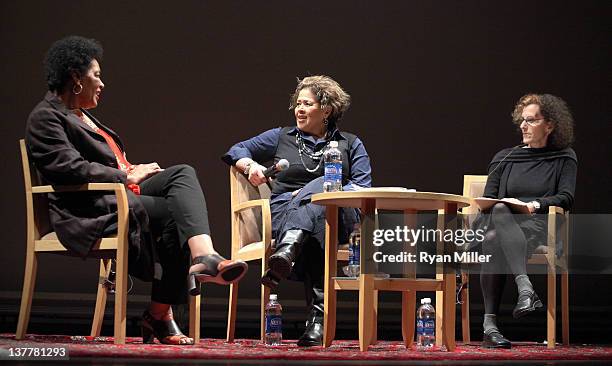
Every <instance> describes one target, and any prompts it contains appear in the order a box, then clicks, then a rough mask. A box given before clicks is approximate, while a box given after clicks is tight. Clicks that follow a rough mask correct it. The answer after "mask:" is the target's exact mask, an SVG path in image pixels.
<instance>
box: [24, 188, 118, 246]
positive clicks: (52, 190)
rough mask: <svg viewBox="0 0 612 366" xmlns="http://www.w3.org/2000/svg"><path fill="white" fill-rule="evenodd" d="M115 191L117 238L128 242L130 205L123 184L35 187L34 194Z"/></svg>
mask: <svg viewBox="0 0 612 366" xmlns="http://www.w3.org/2000/svg"><path fill="white" fill-rule="evenodd" d="M88 191H114V192H115V196H117V237H119V238H123V239H125V240H123V241H122V242H123V243H125V242H126V240H127V233H128V225H129V216H128V213H129V205H128V199H127V193H126V191H125V185H124V184H123V183H87V184H81V185H75V186H51V185H47V186H34V187H32V193H53V192H88ZM124 245H125V244H124Z"/></svg>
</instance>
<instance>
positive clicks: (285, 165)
mask: <svg viewBox="0 0 612 366" xmlns="http://www.w3.org/2000/svg"><path fill="white" fill-rule="evenodd" d="M287 168H289V161H288V160H287V159H280V160H279V161H278V163H276V169H277V170H278V171H281V170H285V169H287Z"/></svg>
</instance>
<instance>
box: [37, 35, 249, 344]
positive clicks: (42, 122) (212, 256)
mask: <svg viewBox="0 0 612 366" xmlns="http://www.w3.org/2000/svg"><path fill="white" fill-rule="evenodd" d="M101 59H102V46H101V45H100V44H99V43H98V42H97V41H95V40H93V39H87V38H83V37H78V36H69V37H66V38H63V39H61V40H59V41H57V42H55V43H54V44H53V45H52V46H51V48H50V49H49V51H48V52H47V56H46V59H45V71H46V77H47V84H48V88H49V91H48V92H47V94H46V95H45V97H44V99H43V100H42V101H41V102H40V103H38V105H37V106H36V107H34V109H33V110H32V112H31V113H30V116H29V118H28V122H27V127H26V143H27V149H28V154H29V156H30V158H31V160H32V161H33V162H34V165H35V166H36V168H37V170H38V171H39V172H40V173H41V174H42V178H43V179H44V180H45V181H47V182H48V183H49V184H58V185H78V184H84V183H96V182H120V183H123V184H125V185H126V187H127V188H128V189H127V193H128V203H129V216H130V222H129V234H128V238H129V250H128V253H129V255H128V257H129V258H128V271H129V272H130V273H131V274H133V275H135V276H136V277H138V278H140V279H142V280H145V281H152V282H153V287H152V293H151V304H150V306H149V308H148V310H146V311H145V312H144V314H143V318H142V334H143V341H144V342H146V343H152V342H153V340H154V337H155V338H157V339H158V340H159V341H160V342H162V343H167V344H180V345H184V344H193V343H194V342H193V339H192V338H189V337H187V336H185V335H184V334H183V333H182V332H181V331H180V329H179V328H178V326H177V324H176V323H175V321H174V320H173V317H172V308H171V304H184V303H186V302H187V292H188V291H189V292H190V293H191V294H192V295H197V294H199V292H200V283H201V282H214V283H218V284H229V283H233V282H236V281H238V280H240V278H242V276H243V275H244V274H245V272H246V270H247V265H246V263H245V262H243V261H230V260H226V259H225V258H223V257H221V256H220V255H219V254H218V253H217V252H216V250H215V249H214V247H213V243H212V239H211V237H210V228H209V224H208V213H207V210H206V202H205V200H204V194H203V193H202V189H201V187H200V183H199V182H198V178H197V176H196V173H195V170H194V169H193V168H192V167H190V166H188V165H175V166H171V167H167V168H165V169H162V168H161V167H160V166H159V164H157V163H148V164H132V163H130V162H129V161H128V160H127V155H126V153H125V148H124V145H123V142H122V141H121V140H120V139H119V136H118V135H117V134H116V133H115V132H114V131H113V130H111V129H110V128H108V127H107V126H105V125H104V124H102V123H101V122H100V121H98V119H96V118H95V117H94V116H93V115H92V114H91V113H90V112H89V111H90V110H91V109H93V108H95V107H96V106H97V105H98V102H99V100H100V96H101V94H102V91H103V90H104V83H103V82H102V79H101V69H100V61H101ZM49 198H50V210H49V211H50V212H49V216H50V219H51V224H52V228H53V230H54V231H55V232H56V233H57V236H58V238H59V239H60V241H61V242H62V244H63V245H65V246H66V247H67V249H68V250H69V251H71V252H73V253H75V254H77V255H79V256H82V257H87V255H88V254H89V252H90V250H91V248H92V246H93V245H94V244H95V243H96V242H97V241H98V240H99V239H100V238H101V237H103V236H106V235H109V234H112V233H113V232H116V230H117V204H116V199H115V196H114V195H109V194H101V193H94V192H83V193H54V194H50V195H49ZM42 234H44V233H42ZM190 257H191V266H190ZM186 280H187V281H186Z"/></svg>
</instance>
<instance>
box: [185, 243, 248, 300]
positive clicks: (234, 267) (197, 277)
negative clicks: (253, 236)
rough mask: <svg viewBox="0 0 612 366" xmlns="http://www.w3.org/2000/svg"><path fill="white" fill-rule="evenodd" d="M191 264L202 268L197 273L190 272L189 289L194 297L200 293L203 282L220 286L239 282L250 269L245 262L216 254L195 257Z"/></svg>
mask: <svg viewBox="0 0 612 366" xmlns="http://www.w3.org/2000/svg"><path fill="white" fill-rule="evenodd" d="M191 263H192V264H193V265H196V264H200V265H201V266H200V267H201V268H199V269H198V270H197V271H193V272H189V276H188V278H187V287H188V288H189V293H190V294H192V295H194V294H195V295H198V294H199V293H200V287H199V284H200V283H202V282H212V283H216V284H219V285H229V284H230V283H235V282H238V281H240V279H241V278H242V277H243V276H244V275H245V274H246V271H247V269H248V268H249V266H248V265H247V264H246V262H244V261H241V260H236V261H235V260H229V259H225V258H223V257H222V256H220V255H219V254H216V253H215V254H209V255H203V256H199V257H195V258H193V260H192V262H191ZM195 295H194V296H195Z"/></svg>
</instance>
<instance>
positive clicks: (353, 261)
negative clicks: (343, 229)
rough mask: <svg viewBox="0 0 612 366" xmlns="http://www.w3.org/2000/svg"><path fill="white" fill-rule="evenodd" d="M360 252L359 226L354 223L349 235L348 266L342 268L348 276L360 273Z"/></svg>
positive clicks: (355, 275)
mask: <svg viewBox="0 0 612 366" xmlns="http://www.w3.org/2000/svg"><path fill="white" fill-rule="evenodd" d="M360 252H361V226H360V225H359V224H355V227H354V230H353V232H352V233H351V236H349V258H348V266H345V267H343V268H342V270H343V271H344V274H345V275H346V276H348V277H357V276H359V273H360V267H359V263H360V262H359V258H360Z"/></svg>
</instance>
